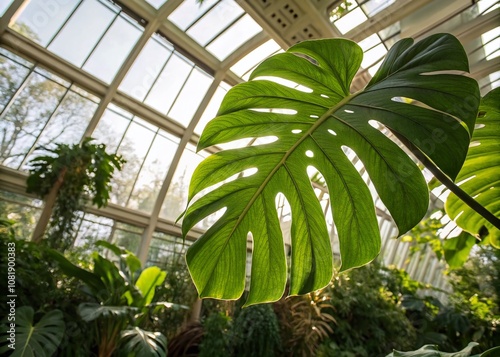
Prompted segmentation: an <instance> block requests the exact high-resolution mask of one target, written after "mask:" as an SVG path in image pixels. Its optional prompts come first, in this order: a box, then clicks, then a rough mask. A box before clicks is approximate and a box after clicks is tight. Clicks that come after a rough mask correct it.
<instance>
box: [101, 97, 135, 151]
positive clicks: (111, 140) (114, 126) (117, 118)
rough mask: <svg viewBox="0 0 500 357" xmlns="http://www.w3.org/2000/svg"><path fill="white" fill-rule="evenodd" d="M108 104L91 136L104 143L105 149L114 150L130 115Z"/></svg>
mask: <svg viewBox="0 0 500 357" xmlns="http://www.w3.org/2000/svg"><path fill="white" fill-rule="evenodd" d="M114 109H115V108H114V106H112V105H110V106H109V107H108V108H107V109H106V111H105V112H104V114H103V116H102V117H101V119H100V120H99V124H97V127H96V128H95V130H94V132H93V133H92V137H93V138H95V139H96V140H97V141H98V142H100V143H104V144H106V147H107V151H109V152H116V151H117V150H118V145H120V142H121V140H122V137H123V134H124V133H125V130H127V127H128V125H129V124H130V119H131V117H132V115H131V114H129V116H130V117H127V116H126V115H123V113H120V112H118V111H116V110H114Z"/></svg>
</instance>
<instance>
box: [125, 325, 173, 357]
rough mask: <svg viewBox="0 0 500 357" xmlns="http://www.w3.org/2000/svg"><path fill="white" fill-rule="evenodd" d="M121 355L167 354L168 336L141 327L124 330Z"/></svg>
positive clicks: (154, 356) (163, 356)
mask: <svg viewBox="0 0 500 357" xmlns="http://www.w3.org/2000/svg"><path fill="white" fill-rule="evenodd" d="M118 355H119V356H127V357H128V356H151V357H166V356H167V338H166V337H165V336H164V335H162V334H161V333H160V332H150V331H144V330H143V329H140V328H139V327H134V328H132V329H130V330H125V331H122V333H121V341H120V353H119V354H118Z"/></svg>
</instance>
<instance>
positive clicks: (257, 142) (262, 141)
mask: <svg viewBox="0 0 500 357" xmlns="http://www.w3.org/2000/svg"><path fill="white" fill-rule="evenodd" d="M275 141H278V137H277V136H263V137H261V138H257V139H255V141H254V142H253V143H252V144H251V145H252V146H257V145H264V144H271V143H274V142H275Z"/></svg>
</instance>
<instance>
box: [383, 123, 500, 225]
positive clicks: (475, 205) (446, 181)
mask: <svg viewBox="0 0 500 357" xmlns="http://www.w3.org/2000/svg"><path fill="white" fill-rule="evenodd" d="M391 132H392V133H393V134H394V135H395V136H396V137H397V138H398V139H399V141H401V142H402V143H403V144H404V145H405V146H406V147H407V148H408V149H409V150H410V151H411V152H412V154H413V155H415V157H416V158H417V159H418V160H419V161H420V162H421V163H422V164H423V165H424V166H425V167H427V168H428V169H429V171H430V172H431V173H432V174H433V175H434V176H435V177H436V178H437V179H438V180H439V181H440V182H441V183H442V184H443V185H445V186H446V187H447V188H448V189H449V190H450V191H451V192H453V193H454V194H455V195H457V197H458V198H460V199H461V200H462V201H463V202H464V203H465V204H467V205H468V206H469V207H470V208H472V209H473V210H474V211H476V212H477V213H479V214H480V215H481V216H482V217H483V218H484V219H486V220H487V221H488V222H490V223H491V224H492V225H493V226H495V227H496V228H498V229H500V219H499V218H498V217H496V216H495V215H494V214H493V213H491V212H490V211H488V210H487V209H486V208H485V207H484V206H483V205H481V204H480V203H479V202H477V201H476V200H475V199H474V198H472V197H471V196H470V195H469V194H468V193H467V192H465V191H464V190H462V189H461V188H460V187H459V186H457V185H456V184H455V183H454V182H453V181H452V180H451V179H450V178H449V177H448V176H447V175H446V174H444V173H443V172H442V171H441V170H440V169H439V168H438V167H437V166H436V165H435V164H434V163H433V162H432V161H431V160H430V159H429V158H428V157H427V156H426V155H425V154H424V153H422V152H421V151H420V150H419V149H418V148H417V147H416V146H415V145H413V144H412V143H411V142H410V141H409V140H408V139H406V138H405V137H403V136H402V135H400V134H398V133H396V132H395V131H393V130H391Z"/></svg>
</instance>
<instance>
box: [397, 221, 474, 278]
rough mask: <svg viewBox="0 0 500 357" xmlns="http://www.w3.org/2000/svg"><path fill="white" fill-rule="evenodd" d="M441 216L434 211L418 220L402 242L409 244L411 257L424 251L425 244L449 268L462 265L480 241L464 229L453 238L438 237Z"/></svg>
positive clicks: (440, 227) (440, 228)
mask: <svg viewBox="0 0 500 357" xmlns="http://www.w3.org/2000/svg"><path fill="white" fill-rule="evenodd" d="M443 216H444V213H443V212H442V211H435V212H434V213H433V214H432V215H430V217H427V218H425V219H423V220H422V221H420V223H419V224H418V225H416V226H415V227H413V228H412V229H411V230H410V231H409V232H407V233H406V235H405V236H403V237H402V238H401V239H402V241H403V242H407V243H410V244H411V246H410V257H413V256H414V255H415V253H417V252H422V251H424V250H425V249H426V246H429V247H430V248H431V249H432V250H433V251H434V253H435V254H436V257H437V258H438V260H442V259H444V260H445V261H446V263H447V264H448V267H449V268H450V269H457V268H460V267H462V266H463V264H464V263H465V262H466V260H467V258H468V257H469V254H470V251H471V249H472V247H473V246H474V245H475V244H476V243H480V241H478V240H477V239H476V238H475V237H474V236H472V235H471V234H469V233H467V232H465V231H462V232H461V233H460V234H459V235H458V236H456V237H453V238H447V237H440V231H441V230H442V228H443V224H442V223H441V218H442V217H443ZM436 217H438V218H436Z"/></svg>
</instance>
